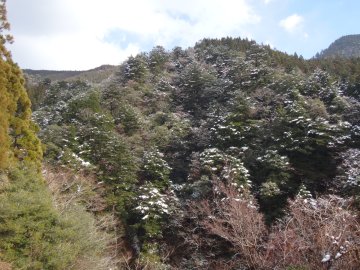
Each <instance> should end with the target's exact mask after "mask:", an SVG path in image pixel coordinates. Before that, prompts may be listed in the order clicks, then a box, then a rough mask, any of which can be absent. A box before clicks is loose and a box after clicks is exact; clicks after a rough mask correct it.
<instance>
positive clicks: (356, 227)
mask: <svg viewBox="0 0 360 270" xmlns="http://www.w3.org/2000/svg"><path fill="white" fill-rule="evenodd" d="M214 191H215V194H214V199H213V200H211V201H209V200H202V201H201V202H198V203H196V204H193V205H192V206H191V210H192V213H193V215H196V216H197V218H198V219H199V224H200V226H201V227H202V228H203V229H204V230H205V231H206V232H207V233H208V234H209V235H215V236H218V237H220V238H222V239H224V240H225V241H227V242H228V243H229V246H230V247H231V249H232V251H233V253H234V254H235V255H236V256H233V259H232V261H231V263H233V262H234V261H235V262H236V263H238V264H237V265H238V267H239V265H240V266H242V267H245V268H246V269H289V268H290V269H292V268H294V269H344V270H345V269H349V270H350V269H360V224H359V220H358V217H357V216H356V215H354V213H352V211H351V210H350V209H349V207H350V203H351V201H349V200H345V199H342V198H340V197H337V196H327V197H323V198H319V199H317V200H315V199H304V198H301V197H298V198H297V199H296V200H294V201H291V202H289V214H288V216H286V217H285V218H284V219H283V220H281V221H279V222H278V223H277V224H275V225H274V226H273V227H271V228H270V229H268V228H267V227H266V225H265V223H264V219H263V215H262V214H261V213H259V212H258V208H257V205H256V204H255V203H254V202H253V198H252V197H251V196H250V195H246V194H239V192H238V191H237V189H236V188H235V187H232V186H226V185H224V184H222V183H214ZM214 263H215V262H213V264H214ZM216 267H218V268H214V269H238V268H234V267H233V266H231V264H224V263H221V264H220V265H218V266H216ZM227 267H228V268H227Z"/></svg>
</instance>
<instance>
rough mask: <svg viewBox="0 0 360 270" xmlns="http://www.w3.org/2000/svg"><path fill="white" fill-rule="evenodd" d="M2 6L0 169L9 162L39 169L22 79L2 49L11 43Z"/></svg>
mask: <svg viewBox="0 0 360 270" xmlns="http://www.w3.org/2000/svg"><path fill="white" fill-rule="evenodd" d="M5 4H6V1H5V0H1V1H0V169H4V168H6V167H8V166H9V165H10V163H11V161H12V160H25V161H32V162H35V163H37V164H38V165H40V160H41V157H42V150H41V144H40V141H39V139H38V138H37V137H36V126H35V125H34V123H33V122H32V121H31V102H30V99H29V97H28V96H27V93H26V90H25V88H24V78H23V76H22V73H21V70H20V69H19V67H18V66H17V65H16V64H15V63H14V62H13V60H12V58H11V54H10V52H9V51H8V50H7V48H6V46H5V45H6V44H7V43H11V42H12V36H11V35H8V34H6V33H5V32H6V31H8V30H9V29H10V25H9V23H8V21H7V18H6V5H5Z"/></svg>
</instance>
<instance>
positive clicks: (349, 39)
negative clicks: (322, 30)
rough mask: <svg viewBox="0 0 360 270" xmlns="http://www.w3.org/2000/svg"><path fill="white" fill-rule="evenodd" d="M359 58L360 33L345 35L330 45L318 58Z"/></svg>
mask: <svg viewBox="0 0 360 270" xmlns="http://www.w3.org/2000/svg"><path fill="white" fill-rule="evenodd" d="M336 57H342V58H359V57H360V35H348V36H343V37H341V38H339V39H337V40H335V41H334V42H333V43H331V44H330V46H329V47H328V48H327V49H325V50H323V51H321V52H320V54H318V55H317V56H316V58H336Z"/></svg>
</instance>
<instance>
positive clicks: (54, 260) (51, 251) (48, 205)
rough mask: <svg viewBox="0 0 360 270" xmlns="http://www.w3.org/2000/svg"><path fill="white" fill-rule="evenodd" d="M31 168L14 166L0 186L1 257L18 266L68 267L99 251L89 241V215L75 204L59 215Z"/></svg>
mask: <svg viewBox="0 0 360 270" xmlns="http://www.w3.org/2000/svg"><path fill="white" fill-rule="evenodd" d="M34 171H35V170H32V169H27V168H20V169H14V170H12V171H11V172H10V173H9V175H8V182H7V183H6V184H5V185H3V186H2V187H1V192H0V204H1V205H2V207H1V210H0V231H1V237H0V238H1V241H0V250H1V258H2V259H4V260H6V261H8V262H11V263H12V264H13V265H14V266H15V267H16V268H19V269H20V268H21V269H69V268H70V267H71V265H72V264H73V263H74V261H76V260H77V259H78V258H80V257H82V256H84V255H85V256H89V255H90V254H91V253H92V252H94V251H95V250H99V249H98V247H96V246H95V245H96V243H95V242H92V241H90V242H89V241H88V239H89V236H90V234H92V233H93V231H88V230H89V229H90V228H91V227H92V226H93V225H92V220H91V217H90V215H89V214H88V213H86V212H85V211H84V210H83V209H80V208H79V207H76V206H74V207H72V208H70V209H67V210H66V211H63V212H62V215H60V213H59V212H58V211H57V210H56V209H55V208H54V206H53V204H52V199H51V196H50V193H49V192H48V190H47V187H46V186H45V184H44V181H43V180H42V179H41V178H40V176H39V175H38V174H37V173H35V172H34ZM94 248H95V249H94ZM95 252H96V251H95Z"/></svg>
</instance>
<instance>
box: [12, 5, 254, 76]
mask: <svg viewBox="0 0 360 270" xmlns="http://www.w3.org/2000/svg"><path fill="white" fill-rule="evenodd" d="M250 3H252V1H250V0H222V1H217V0H212V1H209V0H198V1H192V0H172V1H169V0H132V1H128V0H126V1H125V0H102V1H98V0H76V1H74V0H52V1H49V0H32V1H28V0H11V1H8V3H7V4H8V12H9V20H10V22H11V24H12V33H13V35H14V36H15V44H14V45H13V46H12V48H11V49H12V51H13V56H14V59H15V61H18V62H19V64H20V66H21V67H23V68H36V69H40V68H42V69H88V68H93V67H95V66H99V65H101V64H119V63H120V62H121V61H123V60H124V59H125V58H126V57H127V56H129V55H130V54H136V53H137V52H139V51H140V50H144V49H146V48H147V47H148V46H151V47H152V46H155V45H163V46H165V47H167V48H171V47H173V46H175V45H180V46H183V47H187V46H192V45H193V44H194V43H195V42H196V41H198V40H199V39H202V38H204V37H223V36H242V37H245V36H246V33H248V32H249V29H248V27H249V26H251V25H253V24H257V23H259V22H260V20H261V18H260V16H259V15H257V14H256V12H255V11H254V9H253V7H252V6H251V5H250ZM114 31H117V32H122V31H123V32H124V33H130V35H131V36H133V37H135V36H136V37H137V38H133V40H127V42H128V43H126V44H121V46H120V45H119V42H120V43H121V40H114V39H112V38H109V37H111V33H112V32H114Z"/></svg>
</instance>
